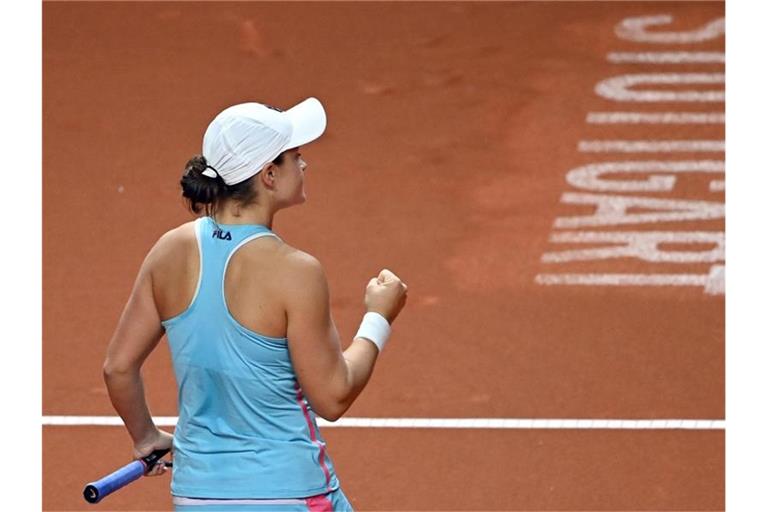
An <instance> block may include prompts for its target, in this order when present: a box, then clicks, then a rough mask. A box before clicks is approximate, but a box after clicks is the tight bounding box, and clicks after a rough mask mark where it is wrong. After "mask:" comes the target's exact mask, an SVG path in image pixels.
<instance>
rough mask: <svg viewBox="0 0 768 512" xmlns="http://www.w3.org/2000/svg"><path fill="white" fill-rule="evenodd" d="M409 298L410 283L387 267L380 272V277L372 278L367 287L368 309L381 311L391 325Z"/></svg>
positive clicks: (366, 303)
mask: <svg viewBox="0 0 768 512" xmlns="http://www.w3.org/2000/svg"><path fill="white" fill-rule="evenodd" d="M407 299H408V285H406V284H405V283H404V282H403V281H402V280H401V279H400V278H399V277H397V276H396V275H395V274H394V272H391V271H390V270H387V269H384V270H382V271H381V272H379V275H378V277H373V278H371V280H370V281H368V286H366V288H365V308H366V310H367V311H368V312H374V313H379V314H380V315H381V316H383V317H384V318H386V319H387V322H389V325H392V322H394V321H395V318H397V315H398V314H400V311H401V310H402V309H403V306H405V301H406V300H407Z"/></svg>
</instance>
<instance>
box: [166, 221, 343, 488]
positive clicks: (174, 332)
mask: <svg viewBox="0 0 768 512" xmlns="http://www.w3.org/2000/svg"><path fill="white" fill-rule="evenodd" d="M195 233H196V236H197V243H198V248H199V249H200V270H201V271H200V276H199V280H198V285H197V291H196V292H195V296H194V299H193V300H192V303H191V304H190V306H189V307H188V308H187V309H186V310H185V311H184V312H183V313H181V314H179V315H177V316H175V317H173V318H170V319H168V320H165V321H164V322H162V324H163V326H164V327H165V329H166V335H167V337H168V344H169V346H170V350H171V357H172V359H173V368H174V372H175V374H176V382H177V385H178V391H179V397H178V403H179V421H178V424H177V426H176V430H175V433H174V444H173V446H174V454H173V461H174V464H173V478H172V481H171V493H172V494H174V495H176V496H185V497H200V498H300V497H306V496H314V495H317V494H323V493H326V492H329V491H332V490H335V489H336V488H338V486H339V482H338V479H337V478H336V472H335V471H334V467H333V464H332V462H331V460H330V458H329V457H328V454H327V453H326V448H325V440H324V439H323V438H322V436H321V435H320V431H319V429H318V428H317V421H316V416H315V413H314V411H312V408H311V407H310V406H309V403H308V402H307V401H306V399H305V398H304V394H303V393H302V390H301V388H300V387H299V384H298V381H297V380H296V375H295V373H294V371H293V366H292V365H291V360H290V357H289V354H288V345H287V339H286V338H273V337H269V336H265V335H262V334H259V333H257V332H254V331H252V330H250V329H247V328H246V327H244V326H243V325H241V324H240V323H239V322H237V320H235V319H234V317H233V316H232V315H231V314H230V313H229V309H228V308H227V305H226V299H225V296H224V273H225V271H226V268H227V264H228V263H229V259H230V258H231V257H232V255H233V254H234V252H235V251H236V250H237V249H239V248H240V247H242V246H243V245H244V244H245V243H247V242H249V241H251V240H253V239H255V238H259V237H262V236H275V237H277V235H275V234H274V233H272V232H271V231H270V230H269V229H268V228H267V227H266V226H262V225H258V224H219V225H217V224H215V222H214V221H213V219H211V218H210V217H201V218H198V219H197V220H196V221H195ZM278 238H279V237H278Z"/></svg>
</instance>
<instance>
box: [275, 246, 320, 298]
mask: <svg viewBox="0 0 768 512" xmlns="http://www.w3.org/2000/svg"><path fill="white" fill-rule="evenodd" d="M280 252H281V255H280V259H281V265H280V267H281V269H282V271H281V272H280V274H281V275H280V281H281V284H282V288H283V290H284V291H285V293H286V294H287V295H288V296H289V297H293V298H294V299H299V298H307V297H308V296H312V297H313V298H317V296H318V294H320V295H324V294H327V293H328V282H327V279H326V276H325V270H324V269H323V265H322V264H321V263H320V260H318V259H317V258H316V257H314V256H312V255H311V254H309V253H308V252H305V251H302V250H300V249H296V248H295V247H291V246H288V245H285V246H283V247H281V250H280Z"/></svg>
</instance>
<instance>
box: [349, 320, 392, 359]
mask: <svg viewBox="0 0 768 512" xmlns="http://www.w3.org/2000/svg"><path fill="white" fill-rule="evenodd" d="M391 333H392V327H390V326H389V322H387V319H386V318H384V317H383V316H381V315H380V314H379V313H375V312H373V311H369V312H368V313H366V314H365V315H363V321H362V322H360V328H359V329H358V330H357V334H355V338H365V339H367V340H369V341H372V342H373V344H374V345H376V348H378V349H379V352H381V351H382V350H384V345H385V344H386V343H387V340H388V339H389V335H390V334H391Z"/></svg>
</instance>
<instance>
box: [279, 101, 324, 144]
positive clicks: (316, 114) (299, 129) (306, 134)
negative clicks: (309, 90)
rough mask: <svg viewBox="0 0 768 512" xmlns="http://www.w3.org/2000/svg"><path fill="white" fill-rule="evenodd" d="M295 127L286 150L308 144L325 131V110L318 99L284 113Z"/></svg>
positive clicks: (302, 103)
mask: <svg viewBox="0 0 768 512" xmlns="http://www.w3.org/2000/svg"><path fill="white" fill-rule="evenodd" d="M283 115H285V116H286V117H287V118H288V119H289V120H290V121H291V124H292V125H293V133H292V134H291V140H290V141H289V142H288V145H287V146H286V147H285V149H293V148H297V147H299V146H303V145H304V144H308V143H310V142H312V141H313V140H315V139H317V138H318V137H320V136H321V135H322V134H323V132H324V131H325V124H326V118H325V109H323V105H322V104H321V103H320V101H318V99H317V98H307V99H305V100H304V101H302V102H301V103H299V104H297V105H295V106H293V107H291V108H289V109H288V110H286V111H285V112H283Z"/></svg>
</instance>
